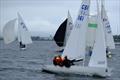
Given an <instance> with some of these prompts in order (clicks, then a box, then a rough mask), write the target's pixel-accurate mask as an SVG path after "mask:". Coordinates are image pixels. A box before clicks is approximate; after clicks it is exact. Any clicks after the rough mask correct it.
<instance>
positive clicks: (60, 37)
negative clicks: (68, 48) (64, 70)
mask: <svg viewBox="0 0 120 80" xmlns="http://www.w3.org/2000/svg"><path fill="white" fill-rule="evenodd" d="M72 28H73V21H72V17H71V15H70V12H69V11H68V17H67V18H66V19H65V21H64V22H63V23H62V24H61V25H60V27H59V28H58V30H57V31H56V34H55V36H54V40H55V42H56V44H57V45H58V46H59V47H60V50H59V51H58V52H63V50H64V47H65V45H66V42H67V40H68V38H69V35H70V33H71V30H72Z"/></svg>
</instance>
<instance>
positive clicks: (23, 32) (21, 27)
mask: <svg viewBox="0 0 120 80" xmlns="http://www.w3.org/2000/svg"><path fill="white" fill-rule="evenodd" d="M18 41H19V42H20V41H21V42H22V43H23V44H30V43H32V40H31V36H30V33H29V31H28V29H27V27H26V25H25V23H24V21H23V19H22V17H21V16H20V14H19V13H18Z"/></svg>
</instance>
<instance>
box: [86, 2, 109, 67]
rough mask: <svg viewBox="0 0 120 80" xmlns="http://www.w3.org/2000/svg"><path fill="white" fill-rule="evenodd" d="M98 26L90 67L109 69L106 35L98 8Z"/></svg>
mask: <svg viewBox="0 0 120 80" xmlns="http://www.w3.org/2000/svg"><path fill="white" fill-rule="evenodd" d="M97 6H98V3H97ZM97 24H98V28H97V32H96V40H95V44H94V47H93V52H92V55H91V58H90V61H89V64H88V66H90V67H102V68H107V59H106V45H105V34H104V28H103V24H102V19H101V15H100V12H99V8H98V18H97Z"/></svg>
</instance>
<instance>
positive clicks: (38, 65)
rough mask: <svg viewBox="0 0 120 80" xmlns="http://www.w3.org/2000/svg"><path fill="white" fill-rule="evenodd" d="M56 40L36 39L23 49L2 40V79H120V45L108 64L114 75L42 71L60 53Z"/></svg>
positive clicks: (0, 42)
mask: <svg viewBox="0 0 120 80" xmlns="http://www.w3.org/2000/svg"><path fill="white" fill-rule="evenodd" d="M57 49H58V47H57V46H56V44H55V42H54V41H34V42H33V44H30V45H28V46H27V49H26V50H24V51H22V50H20V49H19V44H18V42H17V41H16V42H13V43H11V44H8V45H6V44H4V42H3V41H2V40H1V41H0V80H120V45H116V49H115V50H112V51H111V52H112V54H113V55H112V58H110V59H108V66H109V67H111V68H112V75H111V76H110V77H107V78H99V77H89V76H80V75H64V74H63V75H58V74H49V73H45V72H42V67H43V65H44V64H52V59H53V57H54V56H55V55H59V54H60V53H57V52H55V51H56V50H57Z"/></svg>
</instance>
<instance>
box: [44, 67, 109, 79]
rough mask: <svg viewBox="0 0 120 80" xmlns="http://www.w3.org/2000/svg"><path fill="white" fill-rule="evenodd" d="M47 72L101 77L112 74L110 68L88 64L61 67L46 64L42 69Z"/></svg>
mask: <svg viewBox="0 0 120 80" xmlns="http://www.w3.org/2000/svg"><path fill="white" fill-rule="evenodd" d="M42 70H43V71H46V72H51V73H58V74H59V73H65V74H79V75H88V76H100V77H107V76H110V75H111V74H110V72H111V71H110V70H108V72H106V69H104V68H97V67H88V66H79V65H76V66H71V67H70V68H66V67H59V66H54V65H45V66H44V67H43V69H42Z"/></svg>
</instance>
